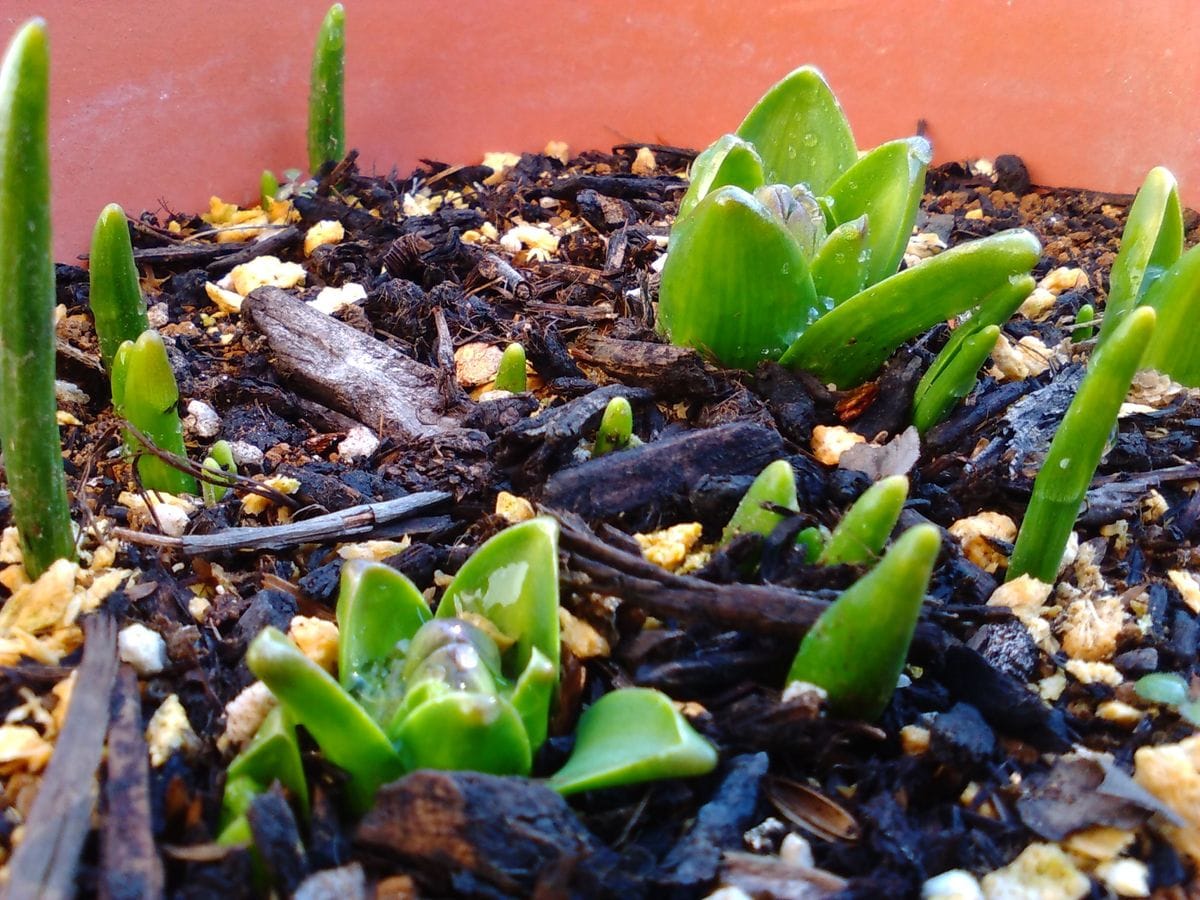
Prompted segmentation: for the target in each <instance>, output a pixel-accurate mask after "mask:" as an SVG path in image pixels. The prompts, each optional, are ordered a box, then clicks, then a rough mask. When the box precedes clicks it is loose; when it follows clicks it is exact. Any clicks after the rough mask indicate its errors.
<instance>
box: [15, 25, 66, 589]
mask: <svg viewBox="0 0 1200 900" xmlns="http://www.w3.org/2000/svg"><path fill="white" fill-rule="evenodd" d="M49 70H50V57H49V52H48V49H47V45H46V24H45V22H43V21H42V20H41V19H33V20H32V21H29V22H27V23H25V25H23V26H22V27H21V29H20V30H19V31H18V32H17V34H16V36H15V37H14V38H13V40H12V43H11V44H9V46H8V50H7V52H6V53H5V55H4V61H3V64H2V65H0V397H2V398H3V400H2V401H0V445H2V446H3V449H4V466H5V473H6V475H7V481H8V489H9V493H10V495H11V497H12V515H13V522H14V524H15V525H16V526H17V529H18V531H19V532H20V535H21V548H22V551H23V554H24V562H25V569H26V571H27V572H28V573H29V575H30V576H31V577H33V578H36V577H37V576H39V575H41V574H42V572H44V571H45V570H46V569H47V568H49V566H50V564H51V563H53V562H54V561H55V560H56V559H74V558H75V536H74V534H73V533H72V531H71V512H70V507H69V505H68V503H67V482H66V477H65V476H64V474H63V462H62V443H61V441H60V439H59V434H58V422H57V418H56V413H57V410H58V406H57V403H56V401H55V396H54V364H55V347H54V302H55V301H54V263H53V262H52V257H51V234H50V154H49V149H48V143H47V140H48V138H47V133H48V125H47V116H48V112H47V110H48V106H49V88H48V76H49Z"/></svg>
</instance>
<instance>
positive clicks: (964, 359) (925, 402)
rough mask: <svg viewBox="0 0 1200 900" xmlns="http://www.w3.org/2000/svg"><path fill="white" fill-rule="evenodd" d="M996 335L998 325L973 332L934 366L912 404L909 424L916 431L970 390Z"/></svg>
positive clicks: (934, 421)
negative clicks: (933, 374) (935, 372)
mask: <svg viewBox="0 0 1200 900" xmlns="http://www.w3.org/2000/svg"><path fill="white" fill-rule="evenodd" d="M999 337H1000V326H999V325H988V326H987V327H986V328H984V329H983V330H982V331H977V332H973V333H972V334H971V335H970V337H968V338H967V339H966V340H965V341H963V342H962V343H961V344H959V345H958V346H957V347H956V348H955V349H956V350H957V351H958V352H956V353H955V354H954V356H953V357H951V358H950V359H949V360H948V361H946V362H945V363H944V364H942V365H940V366H939V367H938V375H937V377H936V378H934V379H933V380H932V381H930V382H929V383H928V384H926V385H925V389H924V390H920V391H918V393H917V397H916V400H915V401H914V403H913V417H912V423H913V426H914V427H915V428H916V429H917V431H918V432H920V433H921V434H924V433H925V432H927V431H929V429H931V428H933V427H934V426H935V425H938V424H940V423H941V422H943V421H945V419H946V416H948V415H949V414H950V411H951V410H952V409H954V407H955V406H956V405H957V404H958V402H959V401H960V400H962V399H963V397H965V396H967V395H968V394H969V393H971V391H972V390H973V389H974V387H975V384H976V382H977V381H978V379H979V370H980V369H981V368H982V367H983V364H984V363H985V362H987V358H988V357H989V356H990V355H991V353H992V350H993V349H994V348H995V346H996V340H997V339H998V338H999Z"/></svg>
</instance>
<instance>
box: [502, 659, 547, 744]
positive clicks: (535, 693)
mask: <svg viewBox="0 0 1200 900" xmlns="http://www.w3.org/2000/svg"><path fill="white" fill-rule="evenodd" d="M556 687H558V670H557V669H556V668H555V666H554V665H553V664H552V663H551V662H550V660H548V659H547V658H546V656H545V655H544V654H543V653H542V651H541V650H539V649H538V648H537V647H534V648H533V653H532V654H530V657H529V665H527V666H526V667H525V671H524V672H522V673H521V676H520V678H518V679H517V683H516V686H515V687H514V688H513V691H512V694H511V696H510V697H509V698H508V699H509V702H511V703H512V705H513V709H515V710H516V711H517V715H519V716H520V717H521V721H522V722H523V723H524V725H525V733H526V734H527V735H529V746H530V749H532V750H533V751H534V752H535V753H536V752H537V750H538V748H539V747H541V746H542V744H544V743H545V742H546V733H547V728H548V726H549V722H550V706H551V704H552V702H553V700H554V690H555V688H556Z"/></svg>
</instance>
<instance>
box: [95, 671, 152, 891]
mask: <svg viewBox="0 0 1200 900" xmlns="http://www.w3.org/2000/svg"><path fill="white" fill-rule="evenodd" d="M106 769H107V776H108V777H107V778H106V780H105V783H104V809H105V815H104V817H103V819H102V832H101V856H100V858H101V874H100V896H101V897H102V898H114V900H115V898H121V900H133V898H135V897H145V898H151V897H161V896H162V895H163V890H164V881H163V867H162V859H161V858H160V857H159V855H158V848H157V847H156V846H155V844H154V834H153V831H152V829H151V811H150V769H149V766H148V764H147V755H146V738H145V735H144V733H143V730H142V697H141V693H140V691H139V689H138V679H137V673H136V672H134V670H133V669H132V668H131V667H130V666H121V669H120V672H119V673H118V674H117V683H116V689H115V693H114V696H113V703H112V724H111V725H109V729H108V756H107V762H106Z"/></svg>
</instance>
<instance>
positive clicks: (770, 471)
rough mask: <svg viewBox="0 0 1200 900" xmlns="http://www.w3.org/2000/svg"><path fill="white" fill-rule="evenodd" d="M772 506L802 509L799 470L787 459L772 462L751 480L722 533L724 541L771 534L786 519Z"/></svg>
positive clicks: (797, 510) (726, 542) (794, 509)
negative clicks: (798, 484) (798, 493)
mask: <svg viewBox="0 0 1200 900" xmlns="http://www.w3.org/2000/svg"><path fill="white" fill-rule="evenodd" d="M768 506H779V507H783V508H784V509H790V510H792V512H799V511H800V505H799V503H798V502H797V500H796V473H795V472H794V471H793V470H792V464H791V463H789V462H788V461H787V460H786V459H777V460H775V462H773V463H770V464H769V465H768V466H767V467H766V468H765V469H763V470H762V471H761V472H759V473H758V477H757V478H755V479H754V481H752V482H751V483H750V487H749V489H747V491H746V494H745V496H743V497H742V499H741V501H740V502H739V503H738V505H737V509H735V510H734V511H733V515H732V516H731V517H730V519H729V524H728V525H726V526H725V530H724V531H723V532H721V543H722V544H728V543H729V542H730V541H731V540H733V539H734V538H735V537H736V536H737V535H739V534H748V533H749V534H761V535H762V536H763V537H766V536H767V535H769V534H770V533H771V532H772V531H773V530H774V529H775V526H776V525H778V524H779V523H780V522H782V521H783V516H781V515H780V514H779V513H777V512H775V511H774V510H773V509H768V508H767V507H768Z"/></svg>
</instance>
